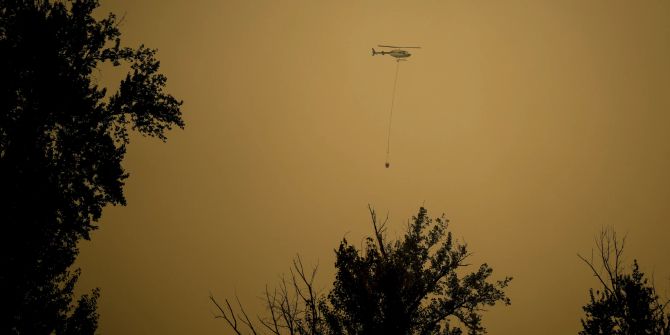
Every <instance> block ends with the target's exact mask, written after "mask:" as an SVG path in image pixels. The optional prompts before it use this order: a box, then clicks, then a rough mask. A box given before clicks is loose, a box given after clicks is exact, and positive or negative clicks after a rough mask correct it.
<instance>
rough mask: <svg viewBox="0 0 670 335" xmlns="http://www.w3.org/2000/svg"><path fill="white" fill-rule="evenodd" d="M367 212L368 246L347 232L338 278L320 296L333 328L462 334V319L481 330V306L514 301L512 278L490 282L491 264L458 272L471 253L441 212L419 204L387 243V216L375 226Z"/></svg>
mask: <svg viewBox="0 0 670 335" xmlns="http://www.w3.org/2000/svg"><path fill="white" fill-rule="evenodd" d="M370 214H371V216H372V223H373V227H374V232H375V236H374V238H368V239H367V242H366V245H365V250H362V251H359V250H358V249H356V247H355V246H353V245H350V244H349V243H348V242H347V240H346V239H345V240H343V241H342V243H341V244H340V247H339V249H338V250H337V251H336V256H337V261H336V264H335V267H336V268H337V278H336V280H335V283H334V287H333V289H332V291H331V292H330V293H329V294H328V297H327V299H326V300H325V301H323V302H322V307H323V310H324V317H325V320H326V323H327V324H328V328H329V330H330V333H331V334H461V333H462V330H461V327H463V326H464V327H465V328H467V330H468V333H470V334H482V333H485V328H484V327H483V325H482V322H481V321H482V319H481V312H482V311H484V307H486V306H493V305H494V304H496V303H497V302H502V303H504V304H505V305H509V304H510V300H509V298H508V297H507V296H506V295H505V293H504V292H503V289H504V288H505V287H507V285H508V284H509V282H510V281H511V278H510V277H507V278H505V279H503V280H499V281H496V282H493V283H491V282H489V281H488V279H489V276H490V275H491V273H492V272H493V270H492V269H491V268H490V267H489V266H488V265H487V264H482V265H480V267H479V269H478V270H477V271H475V272H472V273H468V274H465V275H463V276H461V274H460V273H459V272H460V271H459V269H461V268H463V267H465V266H467V265H468V264H466V263H465V261H466V259H467V258H468V256H469V255H470V253H468V251H467V246H466V245H465V244H459V243H458V242H457V241H455V240H454V239H453V238H452V235H451V232H448V231H447V229H448V222H449V221H448V220H447V219H446V218H445V217H444V215H443V216H441V217H438V218H436V219H434V220H433V219H432V218H430V217H429V216H428V212H427V210H426V209H425V208H423V207H421V208H420V209H419V213H418V214H417V216H415V217H414V218H413V220H412V222H411V223H410V224H409V225H408V227H407V232H406V233H405V236H404V237H403V238H402V239H400V240H398V241H395V242H387V241H386V238H385V236H384V232H385V224H386V220H385V221H384V222H383V223H381V224H379V225H378V223H377V218H376V215H375V212H374V210H373V209H372V208H371V209H370ZM450 321H456V322H455V323H454V324H455V325H454V326H453V327H452V322H450Z"/></svg>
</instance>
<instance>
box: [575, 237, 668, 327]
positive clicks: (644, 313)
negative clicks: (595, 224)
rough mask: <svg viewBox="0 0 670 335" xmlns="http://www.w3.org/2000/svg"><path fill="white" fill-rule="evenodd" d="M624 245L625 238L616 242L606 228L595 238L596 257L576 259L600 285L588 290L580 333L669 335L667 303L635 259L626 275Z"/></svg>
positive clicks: (616, 239)
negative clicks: (589, 269)
mask: <svg viewBox="0 0 670 335" xmlns="http://www.w3.org/2000/svg"><path fill="white" fill-rule="evenodd" d="M624 245H625V238H623V239H618V238H617V235H616V232H615V231H613V230H611V229H605V230H603V231H602V232H601V233H600V235H599V237H598V239H596V249H597V253H596V257H595V258H594V257H593V256H591V258H590V259H586V258H584V257H582V256H579V257H580V258H581V259H582V260H583V261H584V262H586V264H587V265H588V266H589V267H590V268H591V270H592V271H593V274H594V276H595V277H596V278H597V279H598V281H599V282H600V285H601V288H600V289H597V290H595V291H594V290H593V289H589V303H588V304H586V305H585V306H584V307H583V309H584V312H585V313H586V315H585V318H584V319H582V327H583V329H582V331H580V332H579V334H580V335H595V334H603V335H604V334H622V335H623V334H625V335H637V334H657V335H665V334H670V315H668V314H666V312H665V309H666V306H667V302H661V300H660V298H659V296H658V295H657V294H656V290H655V288H654V286H653V285H651V284H650V283H649V281H648V279H647V278H645V275H644V273H642V271H640V267H639V266H638V263H637V260H634V261H633V266H632V272H630V273H626V272H625V270H624V266H623V261H622V255H623V250H624Z"/></svg>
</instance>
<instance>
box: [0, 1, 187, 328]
mask: <svg viewBox="0 0 670 335" xmlns="http://www.w3.org/2000/svg"><path fill="white" fill-rule="evenodd" d="M97 7H98V1H96V0H76V1H53V2H52V1H47V0H43V1H37V0H23V1H21V0H0V204H1V206H2V208H1V210H0V229H2V231H1V233H0V248H1V249H0V252H2V258H1V260H0V262H1V263H0V297H2V298H0V307H1V310H2V311H3V312H2V313H0V333H2V334H18V333H21V334H51V333H57V334H75V333H77V334H92V333H93V332H94V331H95V329H96V324H97V314H96V312H95V310H96V299H97V297H98V292H97V290H96V291H94V292H93V293H92V294H90V295H85V296H83V297H81V298H80V299H78V300H77V303H73V293H72V292H73V287H74V284H75V283H76V281H77V278H78V275H79V270H78V269H75V270H69V268H70V266H71V265H72V264H73V262H74V260H75V257H76V256H77V253H78V249H77V241H79V240H80V239H89V237H90V232H91V231H92V230H93V229H95V228H96V222H97V221H98V219H99V218H100V216H101V213H102V209H103V208H104V206H106V205H109V204H111V205H119V204H120V205H124V204H125V199H124V196H123V185H124V180H125V179H126V178H127V177H128V175H127V174H126V173H125V172H124V170H123V168H122V166H121V162H122V160H123V157H124V154H125V152H126V145H127V144H128V143H129V136H128V131H129V130H130V129H133V130H136V131H138V132H139V133H141V134H143V135H146V136H151V137H157V138H159V139H161V140H165V139H166V131H167V130H169V129H171V128H172V127H175V126H176V127H180V128H183V126H184V123H183V121H182V119H181V112H180V105H181V102H180V101H177V100H176V99H175V98H174V97H172V96H171V95H169V94H167V93H165V92H164V91H163V89H164V86H165V84H166V77H165V76H164V75H162V74H160V73H159V72H158V69H159V62H158V60H156V58H155V52H156V51H155V50H152V49H148V48H146V47H144V46H139V47H138V48H129V47H122V46H121V44H120V36H121V34H120V31H119V29H118V24H117V20H116V17H115V16H114V15H113V14H109V16H107V17H106V18H105V19H102V20H97V19H96V18H94V17H93V15H92V12H93V10H94V9H96V8H97ZM105 62H109V63H111V64H113V65H114V66H119V65H121V64H127V66H128V68H129V72H128V74H127V76H126V77H125V79H124V80H122V81H121V83H120V87H119V89H118V91H117V92H115V93H114V94H111V95H108V94H107V92H106V90H105V89H104V88H101V87H98V85H97V83H96V80H95V78H94V74H95V72H94V70H96V69H97V68H99V66H100V65H101V64H103V63H105Z"/></svg>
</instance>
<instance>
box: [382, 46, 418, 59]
mask: <svg viewBox="0 0 670 335" xmlns="http://www.w3.org/2000/svg"><path fill="white" fill-rule="evenodd" d="M377 46H378V47H380V48H393V50H391V51H383V50H382V51H377V50H375V48H372V55H373V56H374V55H391V56H393V57H395V58H397V60H401V59H402V58H407V57H409V56H411V55H412V54H411V53H409V52H407V50H403V49H421V47H396V46H393V45H377Z"/></svg>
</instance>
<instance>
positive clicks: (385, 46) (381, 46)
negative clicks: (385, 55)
mask: <svg viewBox="0 0 670 335" xmlns="http://www.w3.org/2000/svg"><path fill="white" fill-rule="evenodd" d="M377 46H378V47H380V48H398V49H421V47H398V46H394V45H377Z"/></svg>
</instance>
